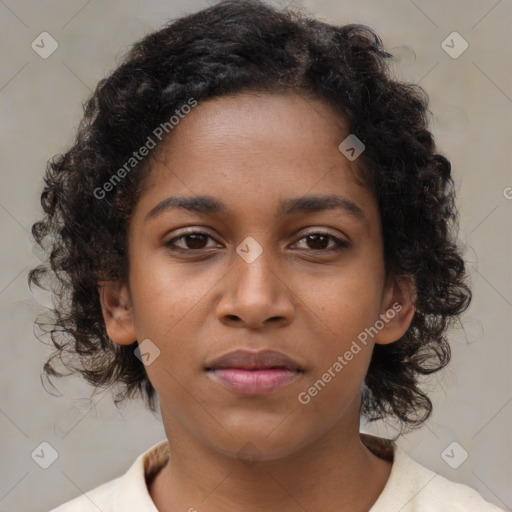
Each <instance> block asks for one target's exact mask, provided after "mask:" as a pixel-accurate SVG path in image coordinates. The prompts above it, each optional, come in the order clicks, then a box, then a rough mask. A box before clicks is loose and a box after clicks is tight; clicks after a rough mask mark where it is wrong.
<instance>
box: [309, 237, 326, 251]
mask: <svg viewBox="0 0 512 512" xmlns="http://www.w3.org/2000/svg"><path fill="white" fill-rule="evenodd" d="M319 238H322V239H323V241H324V242H327V244H325V243H323V244H322V243H321V244H320V245H321V247H313V249H325V248H326V247H327V245H328V244H329V239H328V237H326V236H325V235H308V239H309V242H311V241H313V244H314V243H315V241H318V239H319Z"/></svg>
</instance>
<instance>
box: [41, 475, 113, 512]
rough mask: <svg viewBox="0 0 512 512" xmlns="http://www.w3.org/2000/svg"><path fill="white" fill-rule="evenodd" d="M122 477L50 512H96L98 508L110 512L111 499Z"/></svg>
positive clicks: (103, 511)
mask: <svg viewBox="0 0 512 512" xmlns="http://www.w3.org/2000/svg"><path fill="white" fill-rule="evenodd" d="M122 478H123V477H119V478H116V479H114V480H111V481H109V482H106V483H104V484H101V485H99V486H98V487H96V488H94V489H92V490H91V491H88V492H86V493H84V494H82V495H81V496H78V497H76V498H74V499H72V500H71V501H68V502H66V503H64V504H62V505H60V506H59V507H57V508H54V509H52V510H51V511H50V512H89V511H91V512H97V511H98V508H99V509H100V510H101V511H102V512H111V511H113V510H114V509H113V508H112V501H113V497H114V496H115V494H116V488H117V487H118V485H119V482H120V481H121V479H122Z"/></svg>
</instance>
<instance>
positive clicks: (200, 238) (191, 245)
mask: <svg viewBox="0 0 512 512" xmlns="http://www.w3.org/2000/svg"><path fill="white" fill-rule="evenodd" d="M208 238H211V239H212V240H213V238H212V237H211V236H210V235H209V234H208V233H204V232H202V231H189V232H188V233H184V234H182V235H180V236H177V237H174V238H172V239H171V240H169V241H168V242H166V243H165V245H166V246H167V247H170V248H171V250H178V251H179V250H181V251H187V250H190V251H192V250H196V251H197V250H201V249H205V246H204V244H205V242H206V241H207V239H208ZM178 241H180V242H183V244H184V245H185V247H183V245H182V246H176V242H178ZM176 247H177V248H176Z"/></svg>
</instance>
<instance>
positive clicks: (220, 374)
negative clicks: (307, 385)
mask: <svg viewBox="0 0 512 512" xmlns="http://www.w3.org/2000/svg"><path fill="white" fill-rule="evenodd" d="M209 373H210V374H211V375H213V377H215V378H216V380H218V381H220V382H221V384H224V385H225V386H226V387H227V388H229V389H231V390H232V391H235V392H236V393H240V394H242V395H252V396H256V395H266V394H267V393H270V392H272V391H275V390H276V389H280V388H283V387H284V386H286V385H288V384H290V382H292V381H294V380H295V379H296V378H297V377H298V376H299V375H300V372H298V371H295V370H286V369H283V368H279V369H268V370H241V369H239V368H222V369H220V368H219V369H217V370H211V371H210V372H209Z"/></svg>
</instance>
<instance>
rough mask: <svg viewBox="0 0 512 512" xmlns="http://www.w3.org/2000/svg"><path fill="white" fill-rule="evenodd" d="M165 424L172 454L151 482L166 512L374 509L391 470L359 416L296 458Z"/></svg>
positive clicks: (162, 511) (155, 497) (357, 511)
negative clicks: (240, 450)
mask: <svg viewBox="0 0 512 512" xmlns="http://www.w3.org/2000/svg"><path fill="white" fill-rule="evenodd" d="M354 423H355V422H354ZM164 424H165V425H166V431H167V434H168V436H167V437H168V440H169V448H170V453H171V457H170V459H169V462H168V463H167V465H166V466H165V467H164V468H163V469H162V470H161V471H160V473H158V475H157V476H156V478H155V479H154V480H153V482H152V483H151V485H150V488H149V492H150V495H151V497H152V499H153V501H154V502H155V505H156V506H157V508H158V510H159V511H160V512H175V511H178V510H179V511H184V510H187V511H190V512H194V510H197V511H198V512H213V511H219V510H230V511H235V512H236V511H242V510H243V511H244V512H253V511H254V512H256V511H260V510H262V509H277V508H278V509H279V510H280V511H283V512H288V511H290V512H291V511H299V510H300V511H304V510H320V509H321V510H323V511H325V512H330V511H333V512H334V511H339V510H350V511H353V512H367V511H369V510H370V508H371V507H372V505H373V504H374V503H375V501H376V500H377V498H378V497H379V495H380V493H381V492H382V490H383V488H384V487H385V485H386V482H387V480H388V478H389V474H390V472H391V462H390V461H389V460H384V459H382V458H379V457H377V456H376V455H375V454H373V453H372V452H371V451H370V450H369V449H368V448H367V447H366V446H365V444H364V443H363V442H362V439H365V437H364V434H363V435H362V436H363V437H360V434H359V422H358V421H357V423H356V424H352V425H349V426H346V427H345V428H341V427H340V426H337V427H336V428H335V429H332V430H330V431H328V432H326V433H325V435H323V436H322V437H321V438H320V439H317V440H315V442H314V443H310V444H307V445H305V446H304V447H303V448H301V449H299V450H297V451H295V452H294V453H293V454H290V455H288V456H285V457H281V458H278V459H274V460H262V459H260V460H254V461H250V460H245V461H242V460H241V459H240V458H235V457H233V456H228V455H224V454H222V453H219V451H218V450H216V449H214V448H213V447H211V446H209V445H207V444H205V443H203V442H201V441H200V440H198V439H197V438H195V437H194V436H192V435H190V433H189V432H185V431H184V430H181V429H180V425H179V424H178V423H177V422H174V421H171V422H169V421H164ZM171 433H172V435H170V434H171ZM367 444H369V443H368V442H367ZM246 451H247V452H250V449H249V448H247V450H246ZM256 459H257V455H256Z"/></svg>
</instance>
